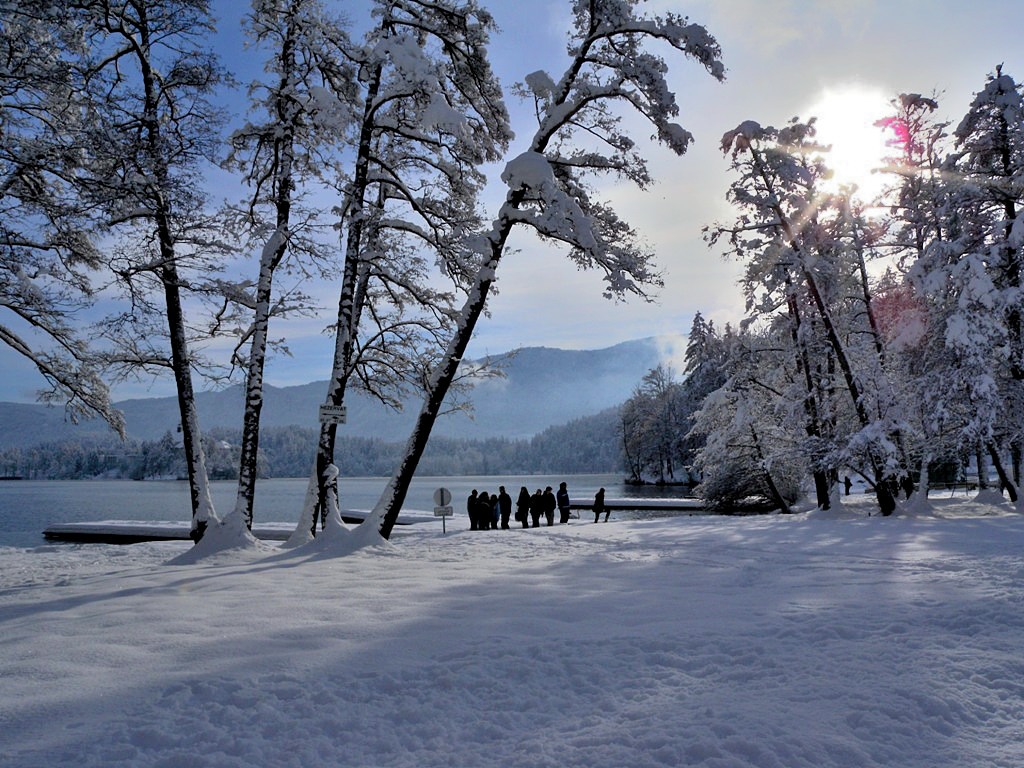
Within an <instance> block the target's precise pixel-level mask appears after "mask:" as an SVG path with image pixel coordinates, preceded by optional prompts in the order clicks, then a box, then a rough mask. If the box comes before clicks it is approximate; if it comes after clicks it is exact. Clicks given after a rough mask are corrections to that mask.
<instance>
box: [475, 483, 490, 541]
mask: <svg viewBox="0 0 1024 768" xmlns="http://www.w3.org/2000/svg"><path fill="white" fill-rule="evenodd" d="M492 514H493V513H492V512H491V497H490V496H488V495H487V491H480V495H479V496H477V498H476V524H477V527H478V529H479V530H481V531H489V530H490V529H491V515H492Z"/></svg>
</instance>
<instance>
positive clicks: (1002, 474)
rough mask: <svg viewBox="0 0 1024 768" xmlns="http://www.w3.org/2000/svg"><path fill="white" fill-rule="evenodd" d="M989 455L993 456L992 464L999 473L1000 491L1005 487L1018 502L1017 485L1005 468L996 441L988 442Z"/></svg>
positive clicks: (1009, 494)
mask: <svg viewBox="0 0 1024 768" xmlns="http://www.w3.org/2000/svg"><path fill="white" fill-rule="evenodd" d="M988 455H989V456H991V457H992V466H994V467H995V469H996V474H997V475H999V486H1000V491H1001V490H1002V489H1004V488H1005V489H1006V493H1007V495H1008V496H1009V497H1010V501H1012V502H1013V503H1014V504H1016V503H1017V486H1016V485H1015V484H1014V482H1013V481H1012V480H1011V479H1010V477H1009V475H1007V474H1006V470H1005V469H1004V468H1003V460H1002V459H1001V458H1000V456H999V451H998V450H996V445H995V443H989V444H988Z"/></svg>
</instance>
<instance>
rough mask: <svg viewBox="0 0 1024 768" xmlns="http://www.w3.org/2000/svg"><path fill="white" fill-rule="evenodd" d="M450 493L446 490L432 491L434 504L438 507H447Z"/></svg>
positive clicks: (449, 501)
mask: <svg viewBox="0 0 1024 768" xmlns="http://www.w3.org/2000/svg"><path fill="white" fill-rule="evenodd" d="M451 500H452V492H451V491H449V490H448V489H447V488H438V489H437V490H436V491H434V503H435V504H436V505H437V506H439V507H447V506H448V504H450V503H451Z"/></svg>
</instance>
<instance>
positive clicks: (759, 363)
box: [687, 321, 809, 512]
mask: <svg viewBox="0 0 1024 768" xmlns="http://www.w3.org/2000/svg"><path fill="white" fill-rule="evenodd" d="M787 337H788V323H787V322H785V321H780V322H777V323H776V324H775V325H774V326H773V327H770V328H766V329H764V330H762V331H759V332H751V331H742V332H740V333H738V334H731V333H730V334H728V335H726V336H725V337H724V338H723V339H722V340H720V341H717V342H716V343H715V345H716V346H719V347H720V349H719V350H718V353H717V355H716V357H717V358H718V365H717V370H718V373H719V375H720V376H722V377H723V380H722V383H721V386H719V387H717V388H716V389H714V391H712V392H710V393H708V394H707V395H706V396H705V397H703V398H702V399H701V401H700V403H699V410H697V411H696V413H695V414H694V415H693V427H692V429H691V430H690V433H689V435H688V436H687V437H688V438H689V439H690V440H692V441H693V442H694V443H696V445H697V447H696V449H695V451H694V455H693V460H692V465H693V469H694V471H695V472H696V473H697V474H699V475H700V478H701V481H700V485H699V486H698V487H697V492H698V494H699V495H700V497H701V498H702V499H703V500H704V502H705V503H706V504H707V505H708V506H709V507H712V508H720V509H735V508H736V507H737V506H742V505H749V504H759V503H762V502H763V501H767V502H768V503H769V504H770V505H771V506H772V507H774V508H777V509H779V510H781V511H782V512H789V511H790V505H792V504H793V503H794V502H795V501H796V500H797V499H798V498H799V496H800V485H801V479H802V477H803V476H804V475H805V474H806V473H807V471H808V464H809V462H808V461H807V455H806V450H805V447H806V446H805V440H804V439H803V438H802V437H801V434H800V433H801V429H800V425H801V423H802V419H803V417H804V414H803V412H802V411H803V408H802V406H801V405H800V400H801V398H800V397H799V394H800V390H801V384H800V383H799V382H798V381H795V380H794V377H793V376H792V375H791V374H792V366H790V365H787V364H786V359H785V358H786V355H787ZM792 390H795V391H796V393H797V396H796V397H793V396H792V394H791V391H792Z"/></svg>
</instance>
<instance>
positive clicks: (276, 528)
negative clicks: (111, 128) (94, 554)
mask: <svg viewBox="0 0 1024 768" xmlns="http://www.w3.org/2000/svg"><path fill="white" fill-rule="evenodd" d="M367 514H369V513H368V512H367V511H363V510H352V509H346V510H344V511H343V512H342V513H341V519H342V520H344V521H345V522H346V523H349V524H350V525H355V524H357V523H361V522H363V520H365V519H366V516H367ZM435 519H436V518H435V517H434V516H433V515H428V514H427V513H425V512H408V513H406V512H403V513H402V514H400V515H399V516H398V520H397V521H396V522H397V524H398V525H411V524H413V523H422V522H426V521H433V520H435ZM189 527H190V526H189V523H188V522H181V521H166V520H165V521H160V520H157V521H153V522H144V521H136V520H99V521H96V522H89V523H62V524H60V525H51V526H50V527H49V528H47V529H46V530H44V531H43V536H44V537H45V538H46V539H48V540H49V541H66V542H79V543H92V544H138V543H140V542H144V541H188V540H189V535H188V533H189ZM294 530H295V523H256V524H254V525H253V527H252V532H253V535H254V536H255V537H256V538H257V539H262V540H265V541H287V540H288V537H289V536H291V534H292V531H294Z"/></svg>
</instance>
